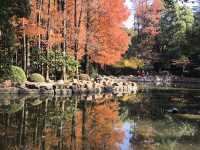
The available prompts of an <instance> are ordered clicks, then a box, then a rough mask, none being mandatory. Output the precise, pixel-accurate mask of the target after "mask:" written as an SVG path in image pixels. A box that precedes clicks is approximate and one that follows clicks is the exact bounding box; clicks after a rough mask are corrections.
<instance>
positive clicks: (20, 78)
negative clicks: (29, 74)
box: [5, 66, 27, 84]
mask: <svg viewBox="0 0 200 150" xmlns="http://www.w3.org/2000/svg"><path fill="white" fill-rule="evenodd" d="M6 76H7V77H5V79H6V80H11V81H12V82H13V83H17V84H23V83H25V82H26V80H27V78H26V74H25V72H24V70H23V69H22V68H20V67H17V66H10V68H9V69H8V73H7V75H6Z"/></svg>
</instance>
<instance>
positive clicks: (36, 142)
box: [0, 88, 200, 150]
mask: <svg viewBox="0 0 200 150" xmlns="http://www.w3.org/2000/svg"><path fill="white" fill-rule="evenodd" d="M183 114H184V115H183ZM186 114H187V115H186ZM191 114H193V115H192V117H191V116H190V115H191ZM199 121H200V91H199V90H195V89H194V90H191V89H170V88H168V89H148V90H143V91H139V92H138V93H137V94H124V95H118V96H116V95H112V94H105V95H89V96H86V95H85V96H73V97H44V96H40V97H38V96H21V97H18V96H15V95H12V96H11V95H0V130H1V131H0V150H200V122H199Z"/></svg>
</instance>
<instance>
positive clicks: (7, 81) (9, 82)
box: [2, 80, 12, 88]
mask: <svg viewBox="0 0 200 150" xmlns="http://www.w3.org/2000/svg"><path fill="white" fill-rule="evenodd" d="M2 86H3V87H4V88H8V87H11V86H12V81H11V80H5V81H4V82H3V83H2Z"/></svg>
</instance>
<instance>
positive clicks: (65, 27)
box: [63, 0, 67, 80]
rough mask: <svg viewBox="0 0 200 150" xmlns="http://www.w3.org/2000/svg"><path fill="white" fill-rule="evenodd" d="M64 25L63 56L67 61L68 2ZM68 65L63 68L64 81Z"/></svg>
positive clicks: (65, 2)
mask: <svg viewBox="0 0 200 150" xmlns="http://www.w3.org/2000/svg"><path fill="white" fill-rule="evenodd" d="M63 13H64V24H63V28H64V30H63V35H64V43H63V56H64V57H65V59H66V58H67V14H66V13H67V0H64V12H63ZM66 70H67V68H66V64H64V66H63V80H66V79H67V76H66Z"/></svg>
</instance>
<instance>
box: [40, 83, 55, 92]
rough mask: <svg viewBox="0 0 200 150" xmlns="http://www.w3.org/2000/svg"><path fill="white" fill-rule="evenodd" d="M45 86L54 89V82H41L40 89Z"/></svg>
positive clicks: (47, 88)
mask: <svg viewBox="0 0 200 150" xmlns="http://www.w3.org/2000/svg"><path fill="white" fill-rule="evenodd" d="M41 88H44V89H46V90H52V89H53V84H52V83H41V84H40V89H41Z"/></svg>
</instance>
